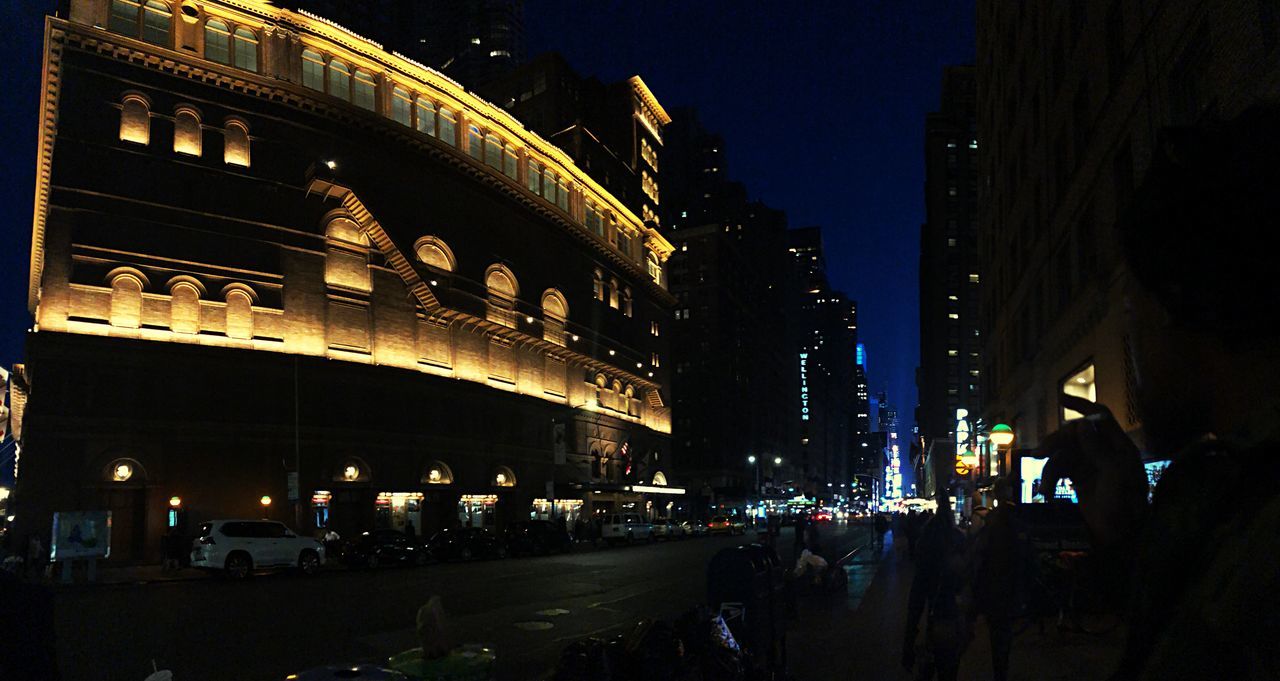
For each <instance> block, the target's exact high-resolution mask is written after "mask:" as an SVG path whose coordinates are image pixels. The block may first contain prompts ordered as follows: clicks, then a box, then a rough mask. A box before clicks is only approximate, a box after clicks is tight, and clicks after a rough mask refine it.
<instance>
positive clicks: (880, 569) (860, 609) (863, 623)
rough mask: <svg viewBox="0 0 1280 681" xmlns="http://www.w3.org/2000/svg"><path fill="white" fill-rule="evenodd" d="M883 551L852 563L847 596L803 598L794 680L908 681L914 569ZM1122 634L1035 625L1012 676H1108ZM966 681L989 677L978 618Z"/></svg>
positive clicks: (791, 652) (790, 649)
mask: <svg viewBox="0 0 1280 681" xmlns="http://www.w3.org/2000/svg"><path fill="white" fill-rule="evenodd" d="M885 543H886V548H885V550H884V551H883V552H882V553H881V554H880V555H879V556H872V555H867V556H866V557H865V558H861V559H862V560H863V561H865V562H864V563H862V564H855V565H853V566H851V567H850V569H849V572H850V575H849V576H850V581H849V591H848V595H847V596H844V595H841V596H839V597H837V598H833V599H829V600H826V601H821V600H817V599H812V598H811V599H810V600H807V601H801V603H800V606H799V607H800V617H799V619H798V620H797V621H795V622H794V624H793V626H792V627H791V629H790V630H789V631H788V633H787V637H788V641H787V654H788V666H789V668H790V670H791V672H792V674H793V676H794V678H795V679H797V681H809V680H818V679H824V680H825V679H839V680H845V679H849V680H852V681H861V680H863V679H868V680H876V681H880V680H883V681H898V680H901V681H911V679H912V678H913V677H912V676H911V675H910V674H908V673H907V672H906V671H905V670H904V669H903V668H902V665H901V656H902V631H903V627H904V625H905V624H906V609H907V597H908V595H909V594H910V592H911V579H912V577H913V575H914V573H915V570H914V566H913V565H912V563H911V561H910V560H908V559H907V558H905V557H899V556H898V555H897V552H896V551H895V550H894V548H893V544H892V541H891V540H890V539H889V538H886V542H885ZM1122 636H1123V634H1122V632H1121V631H1120V630H1117V631H1116V632H1113V633H1111V634H1110V635H1108V636H1106V637H1098V636H1090V635H1086V634H1076V633H1069V632H1059V631H1057V630H1056V629H1055V628H1054V627H1052V626H1050V627H1048V628H1047V630H1046V632H1045V633H1044V634H1040V633H1039V631H1038V630H1037V629H1036V628H1035V627H1032V628H1030V629H1028V630H1027V631H1026V632H1024V633H1022V634H1020V635H1018V636H1017V637H1016V638H1015V639H1014V642H1013V653H1012V655H1011V657H1010V664H1009V678H1010V679H1013V680H1015V681H1016V680H1022V679H1027V680H1030V679H1035V680H1037V681H1068V680H1072V681H1075V680H1088V679H1105V678H1106V677H1107V675H1108V673H1109V672H1110V670H1111V669H1112V668H1113V666H1114V663H1115V661H1116V660H1117V659H1118V657H1119V654H1120V646H1121V643H1122ZM959 678H960V679H961V681H979V680H981V681H986V680H988V679H990V678H991V646H990V643H989V642H988V638H987V630H986V623H985V622H984V621H983V620H982V619H981V618H979V620H978V622H977V628H976V630H975V632H974V638H973V641H972V642H971V643H970V644H969V648H968V650H967V651H966V652H965V655H964V658H963V659H962V661H961V665H960V675H959Z"/></svg>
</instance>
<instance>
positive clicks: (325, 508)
mask: <svg viewBox="0 0 1280 681" xmlns="http://www.w3.org/2000/svg"><path fill="white" fill-rule="evenodd" d="M332 498H333V495H332V494H330V493H329V492H327V491H324V490H317V491H316V493H315V494H312V495H311V517H312V519H314V520H315V523H316V527H328V526H329V500H330V499H332Z"/></svg>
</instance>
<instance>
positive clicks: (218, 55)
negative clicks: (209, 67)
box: [204, 19, 231, 64]
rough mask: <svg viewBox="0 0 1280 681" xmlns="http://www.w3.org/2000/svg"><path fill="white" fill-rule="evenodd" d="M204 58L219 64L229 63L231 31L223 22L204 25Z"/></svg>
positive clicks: (214, 21) (208, 22)
mask: <svg viewBox="0 0 1280 681" xmlns="http://www.w3.org/2000/svg"><path fill="white" fill-rule="evenodd" d="M204 58H205V59H208V60H209V61H216V62H218V63H219V64H230V63H231V29H230V28H229V27H228V26H227V24H226V23H225V22H223V21H219V20H217V19H210V20H208V21H206V22H205V23H204Z"/></svg>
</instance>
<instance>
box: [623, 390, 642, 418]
mask: <svg viewBox="0 0 1280 681" xmlns="http://www.w3.org/2000/svg"><path fill="white" fill-rule="evenodd" d="M622 411H625V412H627V413H628V414H630V415H631V416H638V415H639V411H640V410H639V407H638V406H637V405H636V389H635V388H634V387H632V386H631V385H630V384H628V385H627V387H626V388H624V389H623V390H622Z"/></svg>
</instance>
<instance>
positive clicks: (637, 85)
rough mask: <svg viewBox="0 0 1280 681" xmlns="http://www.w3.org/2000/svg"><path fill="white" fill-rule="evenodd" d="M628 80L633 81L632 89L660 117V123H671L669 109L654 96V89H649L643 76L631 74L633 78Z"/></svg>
mask: <svg viewBox="0 0 1280 681" xmlns="http://www.w3.org/2000/svg"><path fill="white" fill-rule="evenodd" d="M627 82H628V83H631V89H632V90H634V91H635V93H636V95H638V96H639V97H640V101H642V102H644V105H645V106H647V107H649V110H650V111H652V112H653V115H655V116H657V117H658V122H659V123H662V124H663V125H670V124H671V116H668V115H667V110H666V109H664V108H662V105H661V104H659V103H658V98H657V97H654V96H653V91H652V90H650V89H649V86H648V85H645V83H644V79H643V78H641V77H640V76H631V78H629V79H627Z"/></svg>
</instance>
